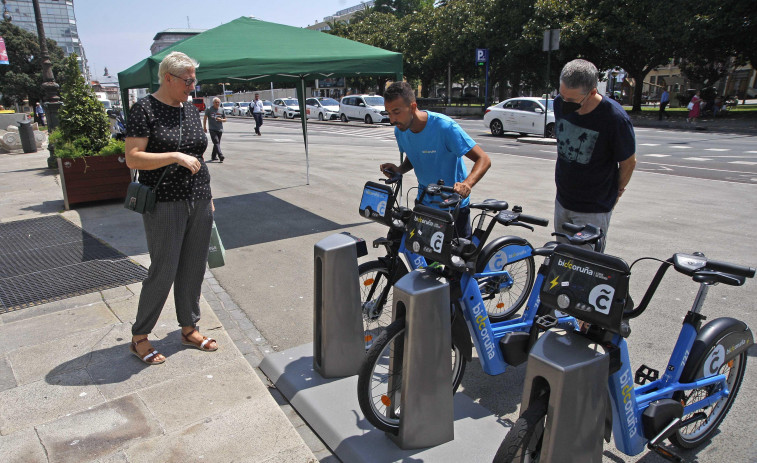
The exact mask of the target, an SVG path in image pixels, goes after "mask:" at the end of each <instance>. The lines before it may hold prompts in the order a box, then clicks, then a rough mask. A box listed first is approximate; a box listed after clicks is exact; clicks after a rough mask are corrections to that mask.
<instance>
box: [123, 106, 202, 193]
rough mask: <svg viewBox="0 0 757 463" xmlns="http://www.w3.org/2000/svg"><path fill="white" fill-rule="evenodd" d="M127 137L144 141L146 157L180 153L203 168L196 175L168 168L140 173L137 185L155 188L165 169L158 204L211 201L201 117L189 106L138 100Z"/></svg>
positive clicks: (187, 170)
mask: <svg viewBox="0 0 757 463" xmlns="http://www.w3.org/2000/svg"><path fill="white" fill-rule="evenodd" d="M126 136H127V137H137V138H145V137H147V139H148V141H147V148H146V149H145V151H146V152H148V153H168V152H171V151H179V152H181V153H184V154H189V155H192V156H194V157H196V158H197V159H199V160H200V162H201V163H202V167H201V168H200V171H199V172H197V173H196V174H195V175H192V173H191V172H190V170H189V169H187V168H186V167H183V166H180V165H178V164H171V165H168V166H166V167H161V168H158V169H155V170H140V171H139V182H140V183H142V184H144V185H149V186H151V187H153V188H155V186H156V184H157V183H158V180H159V179H160V176H161V175H162V174H163V171H164V170H166V169H168V172H167V173H166V175H165V177H163V180H162V181H161V182H160V185H159V186H158V189H157V199H158V201H182V200H186V199H191V200H195V199H211V198H212V195H211V193H210V173H209V172H208V167H207V166H206V165H205V161H204V160H203V158H202V155H203V153H205V149H206V148H207V147H208V138H207V136H206V135H205V132H204V131H203V129H202V122H201V121H200V113H199V112H198V111H197V108H195V107H194V106H193V105H191V104H185V105H183V106H182V107H179V108H177V107H175V106H171V105H167V104H165V103H162V102H161V101H159V100H158V99H157V98H155V97H154V96H152V95H148V96H146V97H144V98H141V99H140V100H139V101H137V102H136V103H134V105H133V106H132V107H131V110H130V111H129V120H128V121H127V123H126Z"/></svg>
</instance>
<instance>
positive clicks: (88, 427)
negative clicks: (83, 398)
mask: <svg viewBox="0 0 757 463" xmlns="http://www.w3.org/2000/svg"><path fill="white" fill-rule="evenodd" d="M37 432H38V433H39V438H40V440H41V441H42V444H43V445H44V446H45V449H46V450H47V454H48V457H49V459H50V461H55V462H60V463H69V462H70V463H78V462H82V461H93V460H94V459H96V458H99V457H102V456H107V455H111V454H113V453H115V452H117V451H118V450H119V449H121V448H123V447H124V446H126V445H128V444H129V443H130V442H132V441H134V440H136V439H144V438H150V437H156V436H160V435H162V433H163V431H162V430H161V428H160V426H159V425H158V423H156V422H155V419H154V418H153V417H152V415H151V413H150V410H148V409H147V407H145V405H144V404H143V403H142V401H141V400H139V398H138V397H137V396H136V394H132V395H129V396H126V397H122V398H120V399H118V400H114V401H111V402H107V403H104V404H102V405H100V406H97V407H94V408H91V409H89V410H84V411H82V412H79V413H74V414H72V415H68V416H64V417H62V418H60V419H58V420H55V421H52V422H50V423H47V424H44V425H42V426H38V427H37Z"/></svg>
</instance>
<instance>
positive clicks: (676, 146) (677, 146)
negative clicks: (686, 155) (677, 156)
mask: <svg viewBox="0 0 757 463" xmlns="http://www.w3.org/2000/svg"><path fill="white" fill-rule="evenodd" d="M671 148H678V149H679V150H688V149H691V146H681V145H672V146H671Z"/></svg>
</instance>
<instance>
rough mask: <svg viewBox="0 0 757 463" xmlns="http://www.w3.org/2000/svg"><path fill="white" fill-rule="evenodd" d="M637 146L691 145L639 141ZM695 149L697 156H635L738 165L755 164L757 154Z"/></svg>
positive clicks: (638, 155) (645, 154)
mask: <svg viewBox="0 0 757 463" xmlns="http://www.w3.org/2000/svg"><path fill="white" fill-rule="evenodd" d="M638 146H640V147H642V146H643V147H649V148H655V147H658V148H659V147H664V148H673V149H676V150H685V149H691V148H692V147H691V146H687V145H662V144H660V143H639V145H638ZM697 151H698V154H699V156H689V157H679V156H676V155H675V154H665V153H639V154H637V157H639V158H657V159H660V158H676V159H680V160H682V161H691V162H694V163H707V162H711V161H713V162H721V163H727V164H734V165H739V166H757V156H755V155H757V151H754V150H750V151H743V152H742V153H739V150H735V151H734V150H732V149H730V148H699V149H697ZM732 152H733V154H727V153H732ZM709 153H712V154H709ZM721 153H722V154H721ZM681 154H683V153H681ZM692 154H693V153H692ZM729 159H731V160H729Z"/></svg>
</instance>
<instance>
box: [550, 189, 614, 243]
mask: <svg viewBox="0 0 757 463" xmlns="http://www.w3.org/2000/svg"><path fill="white" fill-rule="evenodd" d="M611 216H612V211H610V212H575V211H570V210H568V209H565V208H564V207H562V205H561V204H560V202H559V201H558V200H555V221H554V225H555V231H557V232H561V233H567V232H566V231H565V230H563V229H562V224H563V223H565V222H569V223H572V224H576V225H586V224H587V223H590V224H592V225H596V226H597V227H599V228H601V229H602V231H603V232H604V237H603V238H602V239H600V240H599V242H598V243H597V244H596V245H595V246H594V250H595V251H598V252H604V250H605V245H606V244H607V230H608V229H609V228H610V217H611ZM557 241H558V242H560V243H567V242H568V240H567V239H565V238H563V237H560V236H558V237H557ZM585 247H587V248H590V249H591V246H589V245H587V246H585Z"/></svg>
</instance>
